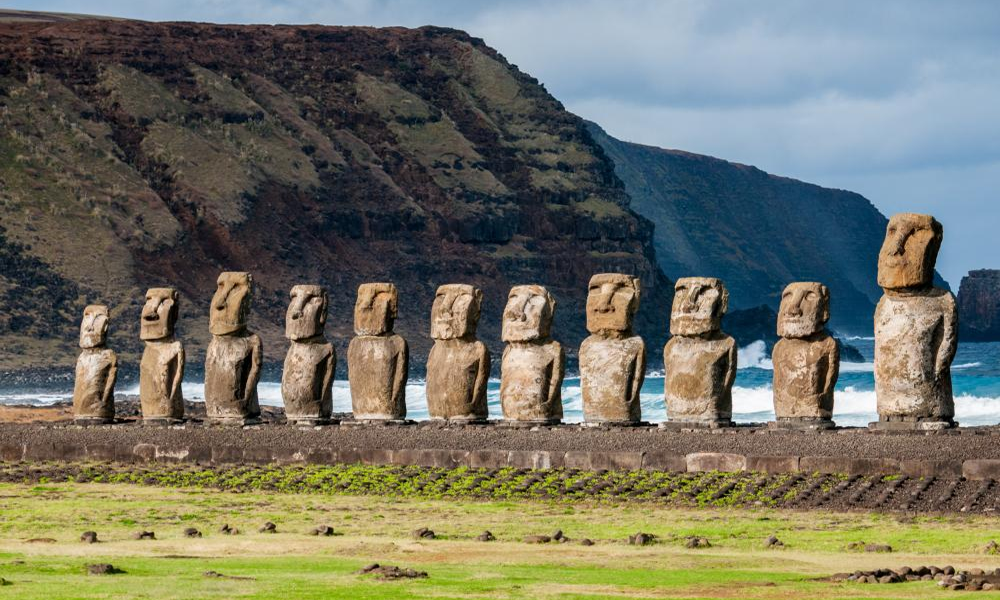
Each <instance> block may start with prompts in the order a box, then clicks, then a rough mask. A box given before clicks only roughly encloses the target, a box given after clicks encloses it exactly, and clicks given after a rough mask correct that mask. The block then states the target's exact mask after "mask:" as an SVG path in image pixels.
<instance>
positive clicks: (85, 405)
mask: <svg viewBox="0 0 1000 600" xmlns="http://www.w3.org/2000/svg"><path fill="white" fill-rule="evenodd" d="M108 325H109V316H108V307H107V306H104V305H103V304H91V305H89V306H87V308H85V309H84V310H83V321H82V322H81V323H80V348H82V352H80V356H79V358H77V361H76V378H75V380H74V382H73V419H74V420H75V421H78V422H82V423H110V422H111V421H113V420H114V417H115V381H116V379H117V377H118V356H117V355H116V354H115V351H114V350H111V349H110V348H107V347H106V346H105V344H106V342H107V337H108Z"/></svg>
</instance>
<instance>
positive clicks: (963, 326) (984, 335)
mask: <svg viewBox="0 0 1000 600" xmlns="http://www.w3.org/2000/svg"><path fill="white" fill-rule="evenodd" d="M958 322H959V323H960V335H961V336H962V339H963V340H966V341H984V342H995V341H1000V270H998V269H979V270H975V271H969V274H968V275H966V276H965V277H963V278H962V283H961V285H960V286H959V288H958Z"/></svg>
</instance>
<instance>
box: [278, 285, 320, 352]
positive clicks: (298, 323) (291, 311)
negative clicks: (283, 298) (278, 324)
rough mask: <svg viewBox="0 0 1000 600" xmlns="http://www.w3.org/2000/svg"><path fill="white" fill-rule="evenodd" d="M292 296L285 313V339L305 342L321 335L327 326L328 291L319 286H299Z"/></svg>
mask: <svg viewBox="0 0 1000 600" xmlns="http://www.w3.org/2000/svg"><path fill="white" fill-rule="evenodd" d="M290 296H291V299H292V301H291V303H290V304H289V305H288V312H287V313H285V337H287V338H288V339H290V340H305V339H309V338H312V337H316V336H318V335H321V334H322V333H323V327H324V326H325V325H326V307H327V303H328V299H327V295H326V290H324V289H323V288H322V287H320V286H318V285H297V286H295V287H293V288H292V292H291V294H290Z"/></svg>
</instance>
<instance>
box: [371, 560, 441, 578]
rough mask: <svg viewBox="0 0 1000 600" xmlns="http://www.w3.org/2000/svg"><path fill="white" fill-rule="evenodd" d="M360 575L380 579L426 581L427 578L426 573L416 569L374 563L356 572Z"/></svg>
mask: <svg viewBox="0 0 1000 600" xmlns="http://www.w3.org/2000/svg"><path fill="white" fill-rule="evenodd" d="M355 573H357V574H358V575H376V576H377V577H378V578H379V579H424V578H426V577H427V572H426V571H417V570H416V569H410V568H405V569H404V568H400V567H395V566H392V565H385V566H382V565H380V564H378V563H372V564H370V565H368V566H366V567H363V568H362V569H360V570H358V571H355Z"/></svg>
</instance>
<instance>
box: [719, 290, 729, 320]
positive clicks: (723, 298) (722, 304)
mask: <svg viewBox="0 0 1000 600" xmlns="http://www.w3.org/2000/svg"><path fill="white" fill-rule="evenodd" d="M719 288H720V291H721V294H720V296H719V316H720V317H721V316H722V315H724V314H726V312H727V311H728V310H729V289H728V288H726V284H725V283H722V282H721V281H720V282H719Z"/></svg>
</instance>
